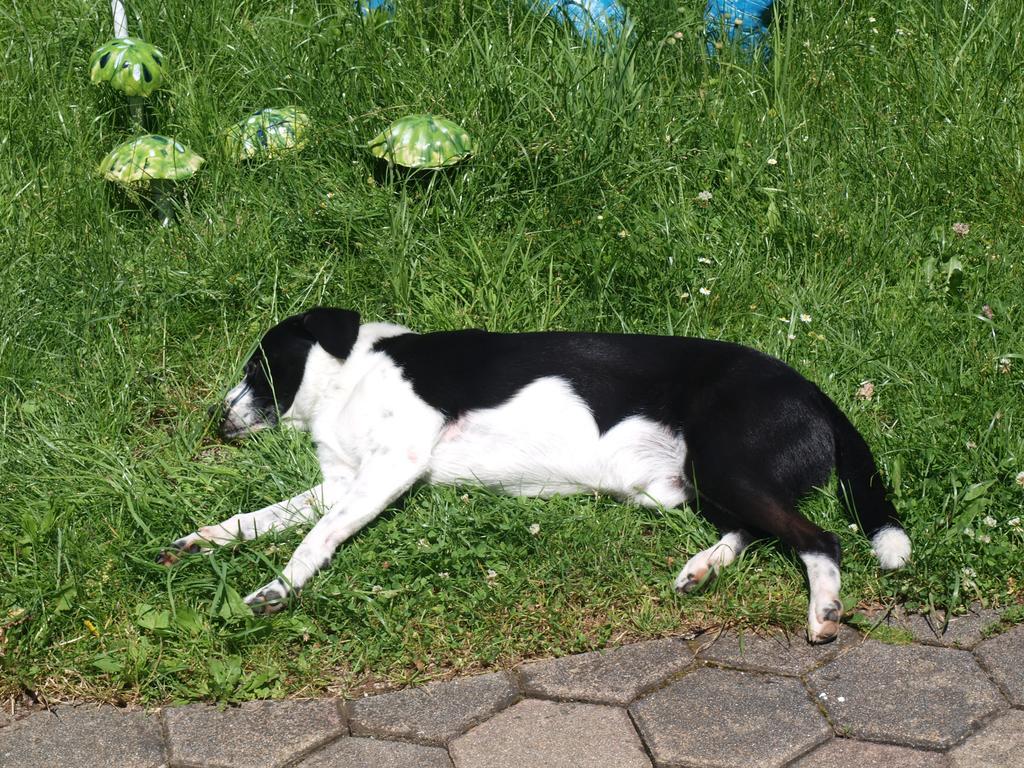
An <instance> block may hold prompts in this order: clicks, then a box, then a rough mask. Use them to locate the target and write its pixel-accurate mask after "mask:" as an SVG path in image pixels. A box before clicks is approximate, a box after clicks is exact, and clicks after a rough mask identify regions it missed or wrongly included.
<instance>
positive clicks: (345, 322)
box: [302, 307, 359, 358]
mask: <svg viewBox="0 0 1024 768" xmlns="http://www.w3.org/2000/svg"><path fill="white" fill-rule="evenodd" d="M302 325H303V327H304V328H305V329H306V331H308V332H309V334H310V335H311V336H312V337H313V338H314V339H316V341H317V343H318V344H319V345H320V346H321V347H323V348H324V349H325V350H326V351H327V352H328V353H330V354H332V355H334V356H335V357H340V358H346V357H348V356H349V353H350V352H351V351H352V345H353V344H355V343H356V336H358V335H359V313H358V312H353V311H352V310H350V309H333V308H331V307H317V308H316V309H311V310H309V312H306V313H304V314H303V315H302Z"/></svg>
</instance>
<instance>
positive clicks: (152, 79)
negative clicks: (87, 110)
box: [89, 37, 164, 96]
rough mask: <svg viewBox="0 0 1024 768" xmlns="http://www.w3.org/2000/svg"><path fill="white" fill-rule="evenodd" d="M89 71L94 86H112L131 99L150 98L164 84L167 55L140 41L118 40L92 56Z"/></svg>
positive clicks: (109, 42) (110, 42) (132, 38)
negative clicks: (134, 97) (106, 84)
mask: <svg viewBox="0 0 1024 768" xmlns="http://www.w3.org/2000/svg"><path fill="white" fill-rule="evenodd" d="M89 71H90V78H91V79H92V82H93V83H95V84H99V83H103V82H107V83H110V85H111V87H112V88H115V89H117V90H119V91H122V92H123V93H125V94H126V95H128V96H149V94H151V93H152V92H153V91H155V90H156V89H157V88H159V87H160V85H161V83H163V79H164V55H163V53H161V52H160V49H159V48H157V47H156V46H155V45H150V44H149V43H147V42H145V41H143V40H139V39H138V38H135V37H117V38H114V39H113V40H110V41H108V42H106V43H104V44H103V45H101V46H100V47H99V48H97V49H96V50H95V51H94V52H93V54H92V57H91V58H90V59H89Z"/></svg>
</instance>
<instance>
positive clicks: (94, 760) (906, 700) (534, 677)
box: [0, 611, 1024, 768]
mask: <svg viewBox="0 0 1024 768" xmlns="http://www.w3.org/2000/svg"><path fill="white" fill-rule="evenodd" d="M997 619H998V616H997V615H996V614H995V613H994V612H991V611H976V612H973V613H969V614H967V615H965V616H962V617H956V618H952V619H951V620H950V621H949V623H948V624H946V625H945V626H943V624H944V622H942V621H941V617H940V618H939V620H936V619H935V617H932V619H931V620H929V619H927V618H924V617H913V616H912V617H907V616H902V615H897V616H896V617H895V618H893V617H889V618H888V619H887V620H886V621H884V622H881V621H880V623H881V624H882V627H881V631H879V629H875V634H878V635H884V636H885V637H887V638H888V639H890V640H891V639H893V638H894V637H895V638H903V639H905V640H910V639H911V638H913V642H906V643H905V644H899V645H897V644H891V643H889V644H887V643H883V642H879V641H878V640H876V639H874V638H873V637H871V636H870V635H871V633H870V632H869V633H868V634H869V636H867V637H865V636H863V635H861V634H860V633H859V632H857V631H856V630H854V629H851V628H849V627H843V629H842V632H841V633H840V636H839V639H838V640H837V641H836V642H835V643H832V644H831V645H827V646H809V645H807V644H806V643H805V642H804V640H803V638H802V637H798V636H791V637H787V636H785V635H783V634H780V633H770V634H762V635H758V634H751V633H745V634H740V633H736V632H732V631H729V632H714V633H708V634H705V635H703V636H701V637H698V638H696V639H694V640H689V641H687V640H683V639H679V638H668V639H663V640H652V641H647V642H641V643H635V644H632V645H627V646H623V647H621V648H617V649H615V650H610V651H604V652H597V653H586V654H582V655H578V656H570V657H567V658H563V659H552V660H546V661H535V662H528V663H525V664H522V665H520V666H519V667H517V668H515V669H513V670H511V671H507V672H494V673H490V674H485V675H478V676H475V677H466V678H461V679H456V680H452V681H450V682H436V683H431V684H429V685H426V686H423V687H421V688H411V689H407V690H403V691H398V692H393V693H385V694H381V695H377V696H372V697H367V698H362V699H359V700H356V701H340V700H332V699H325V700H314V701H279V702H253V703H250V704H245V705H242V706H240V707H232V708H225V709H221V708H218V707H215V706H210V705H205V704H193V705H189V706H184V707H177V708H168V709H164V710H163V711H160V712H153V713H144V712H141V711H125V710H120V709H116V708H114V707H110V706H95V705H92V706H84V705H83V706H60V707H57V708H54V709H51V710H50V711H48V712H36V713H33V714H30V715H28V716H26V717H23V718H21V719H18V720H16V721H14V722H11V723H9V724H7V725H6V726H4V725H3V723H4V716H3V715H0V766H3V768H22V767H23V766H24V767H25V768H28V766H32V768H36V766H41V765H44V766H48V767H49V768H64V767H65V766H76V767H78V766H89V768H103V767H104V766H111V767H117V768H122V767H123V768H156V767H157V766H164V767H166V768H249V767H252V768H264V767H265V768H278V767H280V768H285V767H288V766H297V767H298V768H341V767H342V766H343V767H344V768H362V767H363V766H365V767H366V768H541V767H542V766H543V767H544V768H634V767H635V768H642V767H646V768H651V767H652V766H658V767H659V768H733V767H734V766H735V767H737V768H738V767H739V766H743V767H744V768H748V767H750V768H757V767H762V766H763V767H764V768H768V767H769V766H780V767H781V766H793V767H799V768H809V767H810V766H813V768H845V767H846V766H854V765H855V766H858V767H859V768H871V767H872V766H877V767H879V768H881V767H882V766H884V767H885V768H903V767H905V768H926V767H927V768H932V767H937V766H948V767H949V768H954V767H958V766H965V767H966V766H970V767H971V768H989V767H991V768H1024V625H1020V626H1017V627H1014V628H1012V629H1010V630H1009V631H1006V632H1005V633H1003V634H997V635H992V634H991V629H989V631H987V632H985V633H983V632H982V630H983V629H985V628H986V627H990V626H992V625H994V622H995V621H996V620H997Z"/></svg>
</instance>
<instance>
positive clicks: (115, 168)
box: [99, 134, 203, 186]
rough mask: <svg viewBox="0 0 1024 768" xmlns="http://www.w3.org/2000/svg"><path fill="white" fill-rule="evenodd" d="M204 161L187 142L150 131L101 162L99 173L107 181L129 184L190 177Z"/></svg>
mask: <svg viewBox="0 0 1024 768" xmlns="http://www.w3.org/2000/svg"><path fill="white" fill-rule="evenodd" d="M202 164H203V158H202V157H200V156H199V155H197V154H196V153H195V152H193V151H192V150H191V149H189V148H188V147H186V146H185V145H184V144H182V143H180V142H177V141H175V140H174V139H170V138H167V137H166V136H158V135H156V134H149V135H147V136H140V137H138V138H136V139H132V140H131V141H126V142H125V143H124V144H120V145H118V146H117V147H115V148H114V151H113V152H111V153H110V154H109V155H107V156H106V157H105V158H104V159H103V162H101V163H100V166H99V172H100V173H101V174H103V176H104V178H106V179H107V180H108V181H116V182H118V183H119V184H124V185H126V186H136V185H143V184H146V183H148V182H152V181H158V180H168V181H181V180H182V179H187V178H188V177H190V176H191V175H192V174H194V173H195V172H196V171H197V170H199V166H201V165H202Z"/></svg>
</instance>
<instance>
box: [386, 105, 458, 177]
mask: <svg viewBox="0 0 1024 768" xmlns="http://www.w3.org/2000/svg"><path fill="white" fill-rule="evenodd" d="M368 146H369V148H370V152H371V153H372V154H373V156H374V157H379V158H381V159H382V160H386V161H387V162H388V163H389V164H391V165H398V166H401V167H403V168H411V169H421V168H446V167H448V166H452V165H455V164H456V163H458V162H460V161H461V160H464V159H465V158H467V157H469V156H470V155H471V154H473V140H472V139H471V138H470V137H469V134H468V133H466V131H465V130H464V129H463V128H462V127H461V126H459V125H457V124H456V123H453V122H452V121H451V120H446V119H445V118H443V117H436V116H434V115H408V116H407V117H402V118H399V119H398V120H396V121H395V122H393V123H392V124H391V125H390V126H388V128H387V129H386V130H385V131H384V132H383V133H382V134H380V135H379V136H377V137H375V138H374V139H371V141H370V143H369V145H368Z"/></svg>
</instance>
